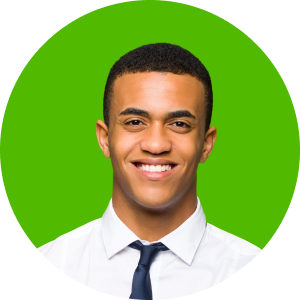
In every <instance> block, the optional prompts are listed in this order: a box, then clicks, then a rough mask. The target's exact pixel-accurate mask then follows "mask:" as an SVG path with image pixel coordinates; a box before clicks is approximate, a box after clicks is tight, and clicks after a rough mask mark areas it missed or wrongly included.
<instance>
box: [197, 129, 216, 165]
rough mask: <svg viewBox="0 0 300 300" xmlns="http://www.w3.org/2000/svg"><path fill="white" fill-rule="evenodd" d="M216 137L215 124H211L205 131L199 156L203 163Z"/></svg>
mask: <svg viewBox="0 0 300 300" xmlns="http://www.w3.org/2000/svg"><path fill="white" fill-rule="evenodd" d="M216 138H217V128H216V127H215V126H212V127H210V128H209V129H208V130H207V131H206V133H205V137H204V143H203V149H202V155H201V157H200V162H201V163H204V162H205V161H206V160H207V158H208V157H209V156H210V154H211V152H212V149H213V147H214V144H215V141H216Z"/></svg>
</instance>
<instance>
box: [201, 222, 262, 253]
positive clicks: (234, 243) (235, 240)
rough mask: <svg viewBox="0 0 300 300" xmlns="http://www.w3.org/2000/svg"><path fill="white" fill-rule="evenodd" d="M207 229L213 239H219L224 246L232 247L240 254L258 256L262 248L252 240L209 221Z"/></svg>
mask: <svg viewBox="0 0 300 300" xmlns="http://www.w3.org/2000/svg"><path fill="white" fill-rule="evenodd" d="M206 231H207V234H208V235H209V236H210V238H211V239H214V240H217V241H218V242H219V243H221V244H223V246H224V247H226V248H229V249H231V250H232V251H234V252H236V253H237V254H239V255H243V256H256V255H257V254H259V253H260V251H261V249H260V248H258V247H257V246H255V245H253V244H251V243H250V242H248V241H246V240H244V239H242V238H240V237H238V236H235V235H233V234H231V233H229V232H226V231H224V230H222V229H220V228H218V227H216V226H214V225H211V224H209V223H207V227H206Z"/></svg>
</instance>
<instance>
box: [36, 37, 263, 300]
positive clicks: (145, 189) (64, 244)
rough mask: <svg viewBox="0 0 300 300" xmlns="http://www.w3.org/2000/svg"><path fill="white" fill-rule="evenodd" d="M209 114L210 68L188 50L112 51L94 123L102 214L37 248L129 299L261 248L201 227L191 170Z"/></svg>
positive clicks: (201, 155) (194, 279)
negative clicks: (104, 162)
mask: <svg viewBox="0 0 300 300" xmlns="http://www.w3.org/2000/svg"><path fill="white" fill-rule="evenodd" d="M211 114H212V86H211V80H210V76H209V73H208V71H207V70H206V68H205V67H204V66H203V64H202V63H201V62H200V61H199V59H198V58H196V57H195V56H194V55H193V54H191V53H190V52H189V51H187V50H185V49H183V48H181V47H179V46H176V45H171V44H166V43H159V44H150V45H145V46H142V47H140V48H137V49H135V50H133V51H130V52H129V53H127V54H126V55H124V56H123V57H121V58H120V59H119V60H118V61H117V62H116V63H115V64H114V66H113V67H112V69H111V70H110V73H109V76H108V79H107V83H106V87H105V93H104V120H105V122H103V121H101V120H99V121H97V125H96V133H97V139H98V142H99V146H100V148H101V150H102V151H103V153H104V155H105V157H107V158H110V159H111V162H112V166H113V170H114V174H113V193H112V199H111V201H110V203H109V205H108V207H107V210H106V211H105V213H104V215H103V217H102V218H101V219H98V220H95V221H92V222H90V223H88V224H86V225H84V226H82V227H79V228H77V229H75V230H73V231H71V232H69V233H66V234H65V235H63V236H60V237H59V238H57V239H56V240H54V241H52V242H50V243H48V244H46V245H44V246H42V247H41V248H40V251H41V252H42V253H43V254H44V255H45V256H46V257H47V258H48V259H49V260H50V261H52V262H53V263H54V264H55V265H56V266H57V267H58V268H60V269H61V270H62V271H64V272H65V273H66V274H68V275H69V276H71V277H73V278H74V279H76V280H78V281H80V282H81V283H84V284H86V285H88V286H89V287H92V288H94V289H97V290H99V291H101V292H104V293H108V294H111V295H115V296H120V297H124V298H131V299H147V300H148V299H168V298H175V297H180V296H185V295H189V294H192V293H195V292H198V291H201V290H203V289H206V288H208V287H210V286H213V285H215V284H217V283H219V282H221V281H223V280H224V279H226V278H228V277H229V276H230V275H232V274H234V273H235V272H237V271H238V270H240V269H241V268H242V267H243V266H245V265H246V264H247V263H248V262H249V261H251V260H252V259H253V258H254V257H255V256H256V255H257V254H258V253H259V251H260V249H259V248H257V247H256V246H254V245H252V244H250V243H249V242H247V241H245V240H243V239H241V238H238V237H236V236H234V235H232V234H230V233H227V232H225V231H223V230H221V229H218V228H216V227H214V226H213V225H210V224H207V223H206V219H205V215H204V212H203V210H202V207H201V204H200V201H199V199H198V198H197V190H196V186H197V167H198V164H199V163H204V162H205V161H206V159H207V158H208V157H209V156H210V155H211V153H212V150H213V147H214V144H215V141H216V137H217V135H216V128H215V127H214V126H212V127H210V120H211ZM216 171H217V170H216Z"/></svg>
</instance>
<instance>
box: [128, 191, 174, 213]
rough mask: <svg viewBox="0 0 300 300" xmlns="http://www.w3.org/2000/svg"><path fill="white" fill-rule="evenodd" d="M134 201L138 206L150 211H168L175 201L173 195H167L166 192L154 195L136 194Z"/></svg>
mask: <svg viewBox="0 0 300 300" xmlns="http://www.w3.org/2000/svg"><path fill="white" fill-rule="evenodd" d="M132 198H133V200H134V202H135V203H137V204H138V205H140V206H142V207H144V208H146V209H149V210H162V209H166V208H167V207H168V206H169V205H171V204H172V202H173V201H172V200H173V199H174V196H173V195H166V193H165V191H163V192H161V191H159V192H154V193H153V191H152V193H146V192H143V193H134V195H133V197H132Z"/></svg>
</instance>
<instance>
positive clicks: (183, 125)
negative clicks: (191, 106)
mask: <svg viewBox="0 0 300 300" xmlns="http://www.w3.org/2000/svg"><path fill="white" fill-rule="evenodd" d="M172 125H174V126H176V127H183V128H185V127H186V128H188V127H190V126H189V125H187V124H186V123H184V122H180V121H178V122H175V123H173V124H172Z"/></svg>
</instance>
